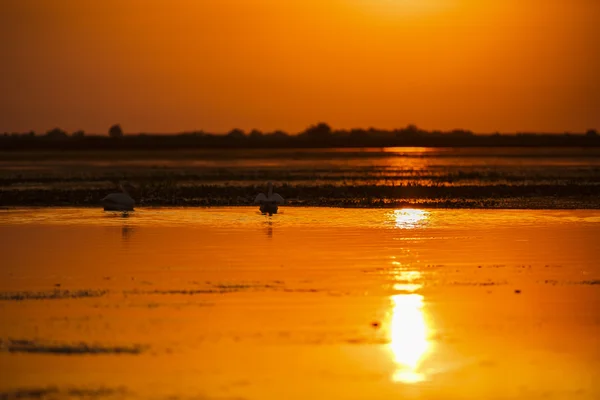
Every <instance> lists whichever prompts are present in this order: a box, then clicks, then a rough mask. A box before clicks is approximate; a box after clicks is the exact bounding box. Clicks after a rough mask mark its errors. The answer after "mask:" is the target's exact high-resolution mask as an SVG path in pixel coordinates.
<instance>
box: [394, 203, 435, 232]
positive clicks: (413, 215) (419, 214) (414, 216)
mask: <svg viewBox="0 0 600 400" xmlns="http://www.w3.org/2000/svg"><path fill="white" fill-rule="evenodd" d="M393 216H394V220H395V222H396V228H400V229H414V228H419V227H422V226H425V225H426V224H427V221H428V219H429V212H427V211H425V210H418V209H413V208H403V209H401V210H394V214H393Z"/></svg>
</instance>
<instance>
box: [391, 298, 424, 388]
mask: <svg viewBox="0 0 600 400" xmlns="http://www.w3.org/2000/svg"><path fill="white" fill-rule="evenodd" d="M390 299H391V301H392V316H391V320H390V345H389V346H390V350H391V352H392V354H393V357H394V362H395V363H396V371H395V372H394V374H393V376H392V380H393V381H394V382H404V383H416V382H421V381H423V380H425V378H426V376H425V374H424V372H423V371H422V370H421V368H420V366H421V362H422V361H423V359H424V358H425V356H426V355H427V353H428V352H429V351H430V347H431V343H430V342H429V340H428V336H429V327H428V325H427V322H426V319H425V313H424V311H423V296H422V295H420V294H416V293H409V294H398V295H395V296H391V298H390Z"/></svg>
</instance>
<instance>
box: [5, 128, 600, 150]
mask: <svg viewBox="0 0 600 400" xmlns="http://www.w3.org/2000/svg"><path fill="white" fill-rule="evenodd" d="M326 147H600V135H598V132H597V131H596V130H594V129H590V130H588V131H587V132H586V133H581V134H573V133H564V134H546V133H517V134H500V133H495V134H491V135H476V134H474V133H473V132H471V131H467V130H453V131H448V132H442V131H425V130H422V129H419V128H417V127H416V126H414V125H409V126H407V127H405V128H402V129H394V130H381V129H374V128H370V129H351V130H332V129H331V127H330V126H329V125H327V124H325V123H319V124H316V125H312V126H310V127H308V128H307V129H306V130H304V131H303V132H301V133H298V134H296V135H289V134H287V133H285V132H282V131H275V132H267V133H263V132H261V131H258V130H253V131H251V132H249V133H246V132H244V131H242V130H241V129H234V130H232V131H230V132H229V133H227V134H224V135H223V134H210V133H205V132H203V131H197V132H184V133H180V134H169V135H166V134H165V135H159V134H144V133H139V134H135V135H125V134H124V133H123V129H122V128H121V126H120V125H118V124H116V125H113V126H111V127H110V129H109V131H108V136H102V135H86V134H85V132H83V131H81V130H79V131H76V132H73V133H72V134H68V133H67V132H66V131H63V130H61V129H59V128H54V129H51V130H49V131H47V132H46V133H45V134H43V135H36V134H35V132H27V133H4V134H3V135H0V150H110V149H121V150H169V149H201V148H326Z"/></svg>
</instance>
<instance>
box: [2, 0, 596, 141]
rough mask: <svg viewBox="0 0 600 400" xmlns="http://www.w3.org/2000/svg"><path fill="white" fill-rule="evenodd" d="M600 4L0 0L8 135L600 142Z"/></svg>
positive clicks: (535, 0)
mask: <svg viewBox="0 0 600 400" xmlns="http://www.w3.org/2000/svg"><path fill="white" fill-rule="evenodd" d="M598 21H600V1H598V0H169V1H167V0H102V1H100V0H89V1H82V0H1V1H0V57H1V60H2V61H1V62H0V93H1V96H0V132H4V131H8V132H11V131H28V130H32V129H33V130H35V131H36V132H45V131H46V130H48V129H50V128H53V127H60V128H62V129H65V130H67V131H69V132H71V131H74V130H77V129H83V130H85V131H86V132H89V133H106V132H107V130H108V127H109V126H110V125H112V124H114V123H120V124H121V125H122V127H123V129H124V131H125V132H126V133H136V132H157V133H158V132H160V133H168V132H180V131H191V130H201V129H202V130H205V131H209V132H226V131H228V130H230V129H232V128H236V127H237V128H241V129H244V130H247V131H249V130H251V129H253V128H258V129H261V130H264V131H271V130H275V129H282V130H285V131H287V132H290V133H295V132H298V131H301V130H303V129H304V128H306V127H307V126H308V125H310V124H313V123H316V122H319V121H325V122H327V123H329V124H330V125H331V126H332V127H333V128H336V129H342V128H353V127H363V128H368V127H371V126H373V127H377V128H386V129H387V128H396V127H403V126H406V125H407V124H411V123H412V124H416V125H417V126H419V127H422V128H425V129H443V130H446V129H454V128H465V129H471V130H473V131H476V132H494V131H502V132H515V131H549V132H564V131H572V132H582V131H585V130H587V129H590V128H596V129H600V39H599V38H600V31H599V30H598Z"/></svg>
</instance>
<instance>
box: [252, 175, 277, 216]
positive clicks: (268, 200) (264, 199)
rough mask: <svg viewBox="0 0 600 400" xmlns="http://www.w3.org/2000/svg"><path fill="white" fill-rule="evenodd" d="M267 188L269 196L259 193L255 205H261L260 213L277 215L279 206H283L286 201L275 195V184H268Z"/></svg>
mask: <svg viewBox="0 0 600 400" xmlns="http://www.w3.org/2000/svg"><path fill="white" fill-rule="evenodd" d="M267 187H268V190H267V195H266V196H265V194H264V193H259V194H258V196H256V198H255V199H254V203H255V204H256V203H260V212H261V213H263V214H269V215H273V214H277V204H282V203H283V202H284V201H285V200H283V197H281V196H280V195H278V194H277V193H273V184H272V183H271V182H269V183H268V184H267Z"/></svg>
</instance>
